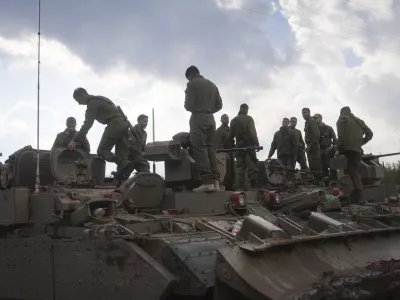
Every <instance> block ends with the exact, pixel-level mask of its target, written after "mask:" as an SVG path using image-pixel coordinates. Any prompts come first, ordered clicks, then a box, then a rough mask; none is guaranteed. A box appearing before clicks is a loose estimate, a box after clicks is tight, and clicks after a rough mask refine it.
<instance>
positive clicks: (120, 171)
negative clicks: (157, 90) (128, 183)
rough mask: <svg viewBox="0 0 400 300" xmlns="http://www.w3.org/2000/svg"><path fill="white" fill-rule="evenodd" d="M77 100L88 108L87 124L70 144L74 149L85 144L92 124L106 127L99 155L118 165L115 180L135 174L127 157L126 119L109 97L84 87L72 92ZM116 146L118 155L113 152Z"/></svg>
mask: <svg viewBox="0 0 400 300" xmlns="http://www.w3.org/2000/svg"><path fill="white" fill-rule="evenodd" d="M73 97H74V99H75V100H76V101H77V102H78V103H79V105H86V106H87V108H86V114H85V121H84V122H83V125H82V127H81V129H80V130H79V133H78V134H77V135H76V136H75V138H74V139H73V140H72V141H71V142H70V143H69V144H68V147H69V148H70V149H71V150H74V149H75V147H76V145H77V143H78V142H82V141H83V140H84V139H85V137H86V135H87V133H88V131H89V130H90V128H92V126H93V123H94V121H95V120H97V121H98V122H99V123H101V124H104V125H107V126H106V128H105V130H104V132H103V136H102V137H101V140H100V144H99V147H98V149H97V154H98V155H99V156H100V157H101V158H102V159H104V160H106V161H108V162H114V163H116V164H117V172H116V174H115V178H116V179H120V178H122V177H123V176H124V175H125V174H128V173H129V174H130V173H132V171H133V164H132V163H130V162H129V161H128V160H127V159H126V157H127V155H128V128H129V125H128V122H127V120H126V118H125V116H124V115H123V114H122V113H121V112H120V110H119V109H118V108H117V107H116V106H115V104H114V103H113V102H112V101H111V100H110V99H108V98H105V97H102V96H93V95H89V94H88V92H87V91H86V90H85V89H84V88H77V89H75V90H74V93H73ZM114 146H115V154H114V153H112V152H111V150H112V149H113V148H114Z"/></svg>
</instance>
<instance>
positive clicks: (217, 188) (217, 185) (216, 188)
mask: <svg viewBox="0 0 400 300" xmlns="http://www.w3.org/2000/svg"><path fill="white" fill-rule="evenodd" d="M214 187H215V190H216V191H217V192H219V191H220V190H221V189H220V187H219V181H218V180H215V181H214Z"/></svg>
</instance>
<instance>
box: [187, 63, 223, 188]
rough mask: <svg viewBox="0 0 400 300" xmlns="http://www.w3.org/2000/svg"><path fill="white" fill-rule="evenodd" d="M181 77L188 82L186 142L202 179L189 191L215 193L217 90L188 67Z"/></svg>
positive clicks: (216, 181) (217, 186)
mask: <svg viewBox="0 0 400 300" xmlns="http://www.w3.org/2000/svg"><path fill="white" fill-rule="evenodd" d="M185 76H186V78H187V80H189V82H188V83H187V87H186V91H185V94H186V96H185V109H186V110H187V111H189V112H191V113H192V116H191V117H190V122H189V125H190V142H191V146H192V148H193V158H194V160H195V161H196V164H197V166H198V168H199V171H200V176H201V179H202V185H201V186H200V187H198V188H196V189H193V191H194V192H212V191H216V190H219V181H218V178H217V157H216V152H215V150H216V149H215V130H216V128H215V127H216V125H215V119H214V113H216V112H218V111H220V110H221V109H222V99H221V96H220V94H219V91H218V88H217V86H216V85H215V84H214V83H213V82H211V81H210V80H208V79H206V78H204V77H203V76H201V75H200V72H199V70H198V69H197V68H196V67H195V66H190V67H189V68H188V69H187V70H186V73H185Z"/></svg>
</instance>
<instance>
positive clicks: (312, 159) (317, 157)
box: [307, 150, 321, 173]
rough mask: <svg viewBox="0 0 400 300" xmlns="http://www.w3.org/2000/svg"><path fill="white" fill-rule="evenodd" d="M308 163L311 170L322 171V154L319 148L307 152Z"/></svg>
mask: <svg viewBox="0 0 400 300" xmlns="http://www.w3.org/2000/svg"><path fill="white" fill-rule="evenodd" d="M307 158H308V164H309V165H310V170H311V171H313V172H318V173H321V154H320V152H319V150H317V151H315V150H313V151H310V152H309V153H307Z"/></svg>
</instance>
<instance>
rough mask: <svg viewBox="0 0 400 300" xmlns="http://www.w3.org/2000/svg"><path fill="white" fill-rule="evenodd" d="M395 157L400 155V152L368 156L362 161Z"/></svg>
mask: <svg viewBox="0 0 400 300" xmlns="http://www.w3.org/2000/svg"><path fill="white" fill-rule="evenodd" d="M395 155H400V152H393V153H386V154H379V155H373V154H366V155H364V156H363V157H362V159H363V160H372V159H376V158H381V157H388V156H395Z"/></svg>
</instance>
